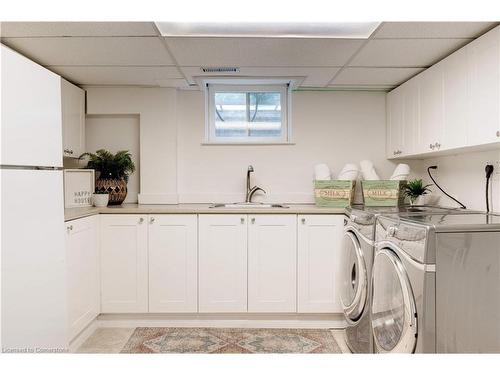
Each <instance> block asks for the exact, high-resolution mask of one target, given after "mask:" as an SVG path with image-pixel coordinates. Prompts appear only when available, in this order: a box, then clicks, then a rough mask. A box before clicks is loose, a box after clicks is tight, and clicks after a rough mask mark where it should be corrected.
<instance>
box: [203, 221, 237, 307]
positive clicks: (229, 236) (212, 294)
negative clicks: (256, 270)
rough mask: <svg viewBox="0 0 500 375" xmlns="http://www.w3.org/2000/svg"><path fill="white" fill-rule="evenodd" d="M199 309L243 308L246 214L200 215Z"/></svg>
mask: <svg viewBox="0 0 500 375" xmlns="http://www.w3.org/2000/svg"><path fill="white" fill-rule="evenodd" d="M198 227H199V237H198V248H199V281H198V282H199V288H198V290H199V297H198V298H199V311H200V312H246V311H247V217H246V215H232V214H228V215H200V216H199V221H198Z"/></svg>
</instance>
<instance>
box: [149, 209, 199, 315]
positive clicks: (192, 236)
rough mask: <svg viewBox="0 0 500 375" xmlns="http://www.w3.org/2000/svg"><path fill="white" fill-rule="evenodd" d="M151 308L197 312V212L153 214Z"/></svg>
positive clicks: (150, 240)
mask: <svg viewBox="0 0 500 375" xmlns="http://www.w3.org/2000/svg"><path fill="white" fill-rule="evenodd" d="M148 222H149V225H148V227H149V312H186V313H187V312H197V310H198V299H197V296H198V284H197V282H198V244H197V238H198V237H197V217H196V215H150V216H149V219H148Z"/></svg>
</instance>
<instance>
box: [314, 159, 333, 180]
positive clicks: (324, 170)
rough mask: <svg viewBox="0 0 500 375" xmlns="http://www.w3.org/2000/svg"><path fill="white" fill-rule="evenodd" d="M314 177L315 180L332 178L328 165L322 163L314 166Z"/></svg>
mask: <svg viewBox="0 0 500 375" xmlns="http://www.w3.org/2000/svg"><path fill="white" fill-rule="evenodd" d="M314 179H315V180H331V179H332V177H331V174H330V168H329V167H328V165H326V164H324V163H322V164H317V165H315V166H314Z"/></svg>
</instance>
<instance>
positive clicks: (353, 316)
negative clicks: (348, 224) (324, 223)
mask: <svg viewBox="0 0 500 375" xmlns="http://www.w3.org/2000/svg"><path fill="white" fill-rule="evenodd" d="M341 267H342V271H341V278H342V279H341V280H342V291H341V302H342V307H343V309H344V315H345V317H346V319H347V320H348V321H350V322H356V321H357V320H358V319H359V318H360V317H361V314H362V313H363V310H364V309H365V305H366V296H367V292H368V275H367V272H366V264H365V260H364V257H363V252H362V251H361V247H360V245H359V241H358V239H357V237H356V236H355V235H354V233H353V232H351V231H347V232H345V234H344V241H343V249H342V265H341Z"/></svg>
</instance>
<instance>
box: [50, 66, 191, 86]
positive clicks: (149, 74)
mask: <svg viewBox="0 0 500 375" xmlns="http://www.w3.org/2000/svg"><path fill="white" fill-rule="evenodd" d="M48 68H49V69H50V70H52V71H54V72H55V73H57V74H60V75H61V76H63V77H65V78H66V79H68V80H70V81H72V82H74V83H77V84H80V85H147V86H158V85H160V83H161V82H163V81H166V82H169V83H176V82H177V80H178V81H179V82H177V83H178V84H179V85H180V86H184V85H185V84H186V82H185V80H184V79H183V78H182V75H181V74H180V73H179V71H178V70H177V68H176V67H174V66H49V67H48ZM171 81H172V82H171Z"/></svg>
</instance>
